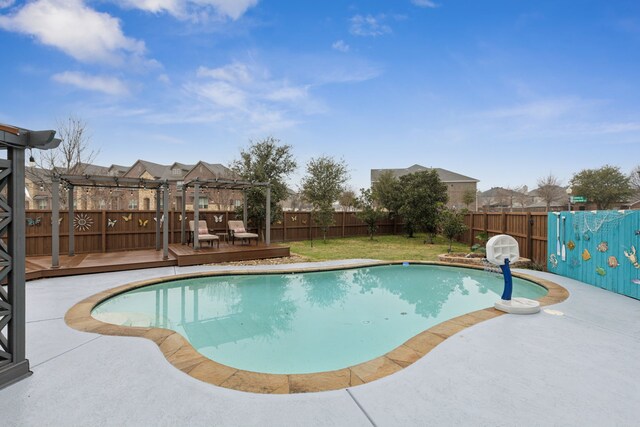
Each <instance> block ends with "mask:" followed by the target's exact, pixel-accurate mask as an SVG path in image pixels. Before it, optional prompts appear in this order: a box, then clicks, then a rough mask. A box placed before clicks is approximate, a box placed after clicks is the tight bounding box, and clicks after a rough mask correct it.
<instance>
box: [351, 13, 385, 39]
mask: <svg viewBox="0 0 640 427" xmlns="http://www.w3.org/2000/svg"><path fill="white" fill-rule="evenodd" d="M385 18H386V16H385V15H379V16H378V17H374V16H372V15H367V16H363V15H355V16H354V17H352V18H351V19H350V21H351V26H350V28H349V32H351V34H353V35H356V36H364V37H377V36H382V35H384V34H389V33H391V27H389V26H388V25H386V24H384V23H383V21H384V20H385Z"/></svg>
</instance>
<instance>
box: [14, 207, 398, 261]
mask: <svg viewBox="0 0 640 427" xmlns="http://www.w3.org/2000/svg"><path fill="white" fill-rule="evenodd" d="M199 215H200V220H205V221H207V225H208V227H209V229H211V230H213V232H215V233H224V232H226V231H227V221H228V220H230V219H235V212H223V211H222V212H220V211H217V212H213V211H200V213H199ZM155 216H156V212H155V210H153V211H104V210H102V211H101V210H88V211H77V210H76V211H74V217H75V221H74V222H75V229H74V235H75V252H76V253H96V252H115V251H125V250H135V249H152V248H155V247H156V227H155V225H156V222H155V219H154V218H155ZM26 217H27V225H26V246H27V256H45V255H47V256H48V255H51V230H52V229H51V227H52V224H51V211H41V210H28V211H27V212H26ZM180 219H181V214H180V213H179V212H174V211H170V212H169V243H179V242H180ZM192 219H193V212H187V221H188V220H192ZM71 225H73V222H70V221H69V213H68V212H66V211H61V212H60V224H59V227H60V253H61V254H65V253H66V252H68V250H69V226H71ZM401 232H402V223H401V222H400V220H393V219H383V220H381V221H379V222H378V231H377V233H378V234H396V233H401ZM366 235H367V226H366V224H364V223H363V222H362V221H360V220H359V219H358V218H357V217H356V215H355V213H354V212H336V213H334V224H333V225H332V226H330V227H329V230H328V231H327V237H355V236H366ZM311 236H313V238H314V239H318V238H322V230H321V229H320V227H318V226H317V225H315V224H312V221H311V213H310V212H285V213H284V218H283V219H282V220H281V221H278V222H276V223H274V224H273V225H272V226H271V241H272V242H285V241H296V240H308V239H309V238H310V237H311Z"/></svg>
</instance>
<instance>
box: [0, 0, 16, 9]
mask: <svg viewBox="0 0 640 427" xmlns="http://www.w3.org/2000/svg"><path fill="white" fill-rule="evenodd" d="M14 3H15V0H0V9H4V8H5V7H9V6H11V5H12V4H14Z"/></svg>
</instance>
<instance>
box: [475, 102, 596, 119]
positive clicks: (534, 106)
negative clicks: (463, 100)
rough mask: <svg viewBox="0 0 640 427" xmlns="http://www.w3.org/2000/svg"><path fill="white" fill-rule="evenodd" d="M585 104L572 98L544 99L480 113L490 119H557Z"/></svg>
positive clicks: (579, 108) (575, 111) (573, 112)
mask: <svg viewBox="0 0 640 427" xmlns="http://www.w3.org/2000/svg"><path fill="white" fill-rule="evenodd" d="M586 106H587V103H586V102H585V101H581V100H578V99H573V98H557V99H544V100H539V101H532V102H527V103H524V104H518V105H514V106H511V107H506V108H496V109H493V110H489V111H486V112H484V113H482V115H483V116H485V117H488V118H492V119H506V118H519V119H524V120H549V119H557V118H560V117H563V116H566V115H567V114H569V113H571V114H576V113H577V112H578V111H580V110H581V109H582V108H583V107H586Z"/></svg>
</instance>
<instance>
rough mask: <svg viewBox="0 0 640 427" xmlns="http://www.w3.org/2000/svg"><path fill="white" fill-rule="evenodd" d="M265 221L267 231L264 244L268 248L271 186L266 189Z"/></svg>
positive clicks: (269, 242) (269, 241) (269, 239)
mask: <svg viewBox="0 0 640 427" xmlns="http://www.w3.org/2000/svg"><path fill="white" fill-rule="evenodd" d="M266 221H267V227H266V228H267V231H266V236H265V244H266V245H267V246H269V245H270V244H271V186H268V187H267V212H266Z"/></svg>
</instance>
